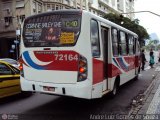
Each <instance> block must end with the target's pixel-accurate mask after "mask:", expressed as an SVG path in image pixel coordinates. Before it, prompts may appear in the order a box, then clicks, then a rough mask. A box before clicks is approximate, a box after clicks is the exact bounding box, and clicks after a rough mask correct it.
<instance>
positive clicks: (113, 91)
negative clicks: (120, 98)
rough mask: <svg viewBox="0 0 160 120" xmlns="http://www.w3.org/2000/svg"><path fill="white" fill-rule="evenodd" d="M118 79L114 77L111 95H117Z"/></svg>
mask: <svg viewBox="0 0 160 120" xmlns="http://www.w3.org/2000/svg"><path fill="white" fill-rule="evenodd" d="M118 83H119V82H118V79H116V81H115V83H114V86H113V90H112V91H111V97H112V98H113V97H115V96H116V95H117V92H118V88H119V84H118Z"/></svg>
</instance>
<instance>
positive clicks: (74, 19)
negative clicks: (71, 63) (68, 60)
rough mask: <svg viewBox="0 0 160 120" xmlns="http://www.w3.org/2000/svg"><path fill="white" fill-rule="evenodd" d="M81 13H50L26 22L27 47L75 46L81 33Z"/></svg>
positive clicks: (24, 30)
mask: <svg viewBox="0 0 160 120" xmlns="http://www.w3.org/2000/svg"><path fill="white" fill-rule="evenodd" d="M80 26H81V15H79V14H78V15H75V14H69V15H67V14H52V13H51V14H48V15H43V16H35V17H31V18H30V17H29V18H27V19H26V20H25V22H24V27H23V42H24V46H25V47H54V46H55V47H59V46H74V45H75V44H76V41H77V39H78V36H79V34H80Z"/></svg>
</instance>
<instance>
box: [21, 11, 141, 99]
mask: <svg viewBox="0 0 160 120" xmlns="http://www.w3.org/2000/svg"><path fill="white" fill-rule="evenodd" d="M139 55H140V49H139V43H138V36H137V35H136V34H135V33H133V32H131V31H129V30H127V29H125V28H123V27H121V26H119V25H117V24H115V23H112V22H110V21H108V20H106V19H104V18H101V17H99V16H96V15H94V14H92V13H90V12H87V11H82V10H61V11H53V12H47V13H42V14H38V15H34V16H30V17H28V18H26V19H25V21H24V24H23V33H22V41H21V58H22V61H21V65H20V70H21V77H20V81H21V87H22V90H23V91H34V92H41V93H46V94H53V95H64V96H72V97H78V98H85V99H94V98H100V97H102V96H103V95H105V94H106V93H109V92H111V93H112V95H115V94H116V93H117V88H118V87H119V86H120V85H122V84H124V83H126V82H127V81H129V80H131V79H133V78H135V77H137V76H138V73H139V70H140V58H139Z"/></svg>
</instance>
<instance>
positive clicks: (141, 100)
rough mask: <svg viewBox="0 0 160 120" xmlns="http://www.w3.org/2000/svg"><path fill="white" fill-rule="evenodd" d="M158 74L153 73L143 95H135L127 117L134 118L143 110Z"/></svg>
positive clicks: (156, 72)
mask: <svg viewBox="0 0 160 120" xmlns="http://www.w3.org/2000/svg"><path fill="white" fill-rule="evenodd" d="M159 73H160V71H155V73H154V75H153V76H152V81H151V83H150V85H149V86H148V88H147V89H146V90H145V91H144V92H143V93H140V94H139V95H137V96H136V99H135V100H133V101H132V104H131V110H130V111H129V113H128V116H132V117H136V115H137V114H138V113H139V111H140V110H141V109H142V108H143V106H144V104H145V102H146V101H147V99H148V98H149V95H150V94H151V91H152V90H153V88H154V86H155V84H156V82H157V79H158V78H159V77H158V76H159V75H158V74H159ZM152 99H153V97H152ZM146 111H147V110H146ZM145 113H146V112H145Z"/></svg>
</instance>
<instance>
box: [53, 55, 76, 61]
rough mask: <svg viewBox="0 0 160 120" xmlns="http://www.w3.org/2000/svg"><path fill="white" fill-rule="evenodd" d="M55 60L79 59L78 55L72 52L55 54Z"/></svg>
mask: <svg viewBox="0 0 160 120" xmlns="http://www.w3.org/2000/svg"><path fill="white" fill-rule="evenodd" d="M55 60H59V61H63V60H65V61H74V60H75V61H77V60H78V55H77V54H76V55H72V54H55Z"/></svg>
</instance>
